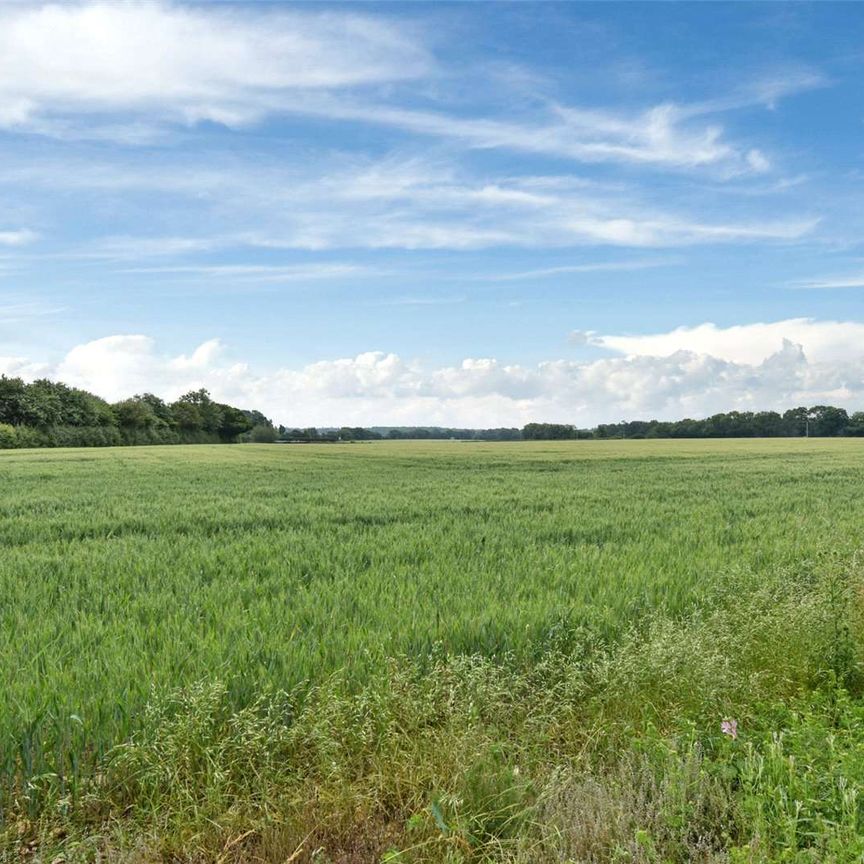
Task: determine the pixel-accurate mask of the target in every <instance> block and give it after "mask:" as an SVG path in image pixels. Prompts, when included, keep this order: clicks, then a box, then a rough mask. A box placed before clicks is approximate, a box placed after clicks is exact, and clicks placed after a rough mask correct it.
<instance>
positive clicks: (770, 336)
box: [593, 318, 864, 364]
mask: <svg viewBox="0 0 864 864" xmlns="http://www.w3.org/2000/svg"><path fill="white" fill-rule="evenodd" d="M787 342H789V343H792V344H794V345H800V346H801V348H802V349H803V351H804V353H805V354H806V355H807V358H808V360H810V361H813V362H815V363H840V362H843V361H844V360H847V359H848V358H850V357H857V356H860V355H862V354H864V324H861V323H858V322H855V321H814V320H813V319H811V318H792V319H789V320H787V321H774V322H771V323H764V324H739V325H735V326H731V327H718V326H717V325H715V324H710V323H708V324H699V325H698V326H696V327H679V328H677V329H675V330H672V331H671V332H669V333H656V334H649V335H640V336H615V335H611V336H601V335H595V336H594V338H593V343H594V344H595V345H598V346H601V347H603V348H611V349H613V350H615V351H620V352H623V353H625V354H639V355H648V356H653V357H669V356H671V355H672V354H675V353H676V352H678V351H691V352H695V353H699V354H708V355H710V356H712V357H717V358H720V359H721V360H727V361H729V362H732V363H744V364H756V363H762V362H763V361H765V360H767V359H768V358H769V357H771V356H772V355H775V354H777V353H778V352H780V351H782V350H783V349H784V345H785V344H786V343H787Z"/></svg>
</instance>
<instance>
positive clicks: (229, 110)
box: [0, 0, 431, 134]
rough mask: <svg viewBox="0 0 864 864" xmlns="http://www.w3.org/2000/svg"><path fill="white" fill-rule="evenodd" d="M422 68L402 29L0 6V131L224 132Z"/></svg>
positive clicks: (88, 6) (263, 15)
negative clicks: (172, 127)
mask: <svg viewBox="0 0 864 864" xmlns="http://www.w3.org/2000/svg"><path fill="white" fill-rule="evenodd" d="M430 64H431V59H430V57H429V55H428V53H427V52H426V50H425V49H424V48H423V46H422V45H421V44H420V43H419V42H418V41H417V40H416V39H415V38H414V37H413V35H412V34H411V33H410V32H408V30H406V29H404V28H401V27H399V26H397V25H396V24H394V23H392V22H389V21H387V20H386V19H384V18H382V17H374V18H373V17H370V16H365V15H360V14H350V13H344V12H317V11H316V12H312V11H306V10H303V11H298V10H291V11H286V10H284V9H280V10H275V9H262V8H258V9H255V10H252V11H250V10H249V9H247V10H246V11H245V13H243V14H241V13H240V12H239V11H238V10H235V9H228V8H214V7H213V6H210V7H209V8H205V7H202V6H179V5H171V4H169V3H161V2H157V3H145V2H134V0H133V2H129V3H111V2H98V0H97V2H89V3H87V2H85V3H75V4H55V5H45V6H30V5H18V4H15V3H12V4H2V5H0V125H2V126H6V127H7V128H19V129H34V130H35V131H37V132H38V131H45V132H48V133H49V134H50V132H51V130H52V124H57V125H58V127H59V128H61V129H63V127H64V124H65V123H68V120H69V118H70V116H72V115H74V114H79V115H86V116H87V117H88V123H87V124H85V125H86V126H89V127H93V126H96V127H98V126H99V125H100V124H99V122H98V118H99V117H100V116H101V117H103V118H104V117H109V115H111V114H117V113H120V114H124V113H125V114H127V115H129V114H131V115H133V117H134V115H136V114H138V115H139V116H142V115H143V116H146V117H147V119H148V121H150V122H153V121H156V122H158V121H173V122H181V123H194V122H197V121H201V120H211V121H215V122H218V123H223V124H226V125H229V126H235V125H242V124H244V123H248V122H250V121H252V120H255V119H257V118H259V117H261V116H263V115H264V114H266V113H269V112H272V111H274V110H278V109H280V108H286V107H290V105H291V94H292V93H299V92H302V91H309V90H313V91H318V90H326V89H338V88H345V87H355V86H359V85H368V84H380V83H384V82H390V81H403V80H408V79H412V78H416V77H417V76H420V75H424V74H426V73H428V71H429V68H430ZM116 122H117V121H116V120H110V118H109V124H111V125H113V124H116ZM120 128H121V129H122V128H125V126H124V125H123V124H120ZM66 131H67V132H68V128H67V130H66ZM84 131H86V130H84Z"/></svg>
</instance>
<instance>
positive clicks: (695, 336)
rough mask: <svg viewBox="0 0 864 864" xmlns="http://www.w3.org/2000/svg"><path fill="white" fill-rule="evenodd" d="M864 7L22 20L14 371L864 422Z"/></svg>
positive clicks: (390, 404) (479, 419) (401, 404)
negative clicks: (855, 414)
mask: <svg viewBox="0 0 864 864" xmlns="http://www.w3.org/2000/svg"><path fill="white" fill-rule="evenodd" d="M862 34H864V7H861V6H860V5H858V4H833V3H818V4H813V5H809V4H803V3H789V4H784V3H767V4H764V5H763V4H758V3H753V4H722V3H693V4H620V5H619V4H614V3H603V4H578V3H572V4H560V5H559V4H549V3H546V4H539V5H534V4H527V3H524V4H485V3H484V4H481V3H466V4H455V3H446V4H445V3H438V4H426V3H410V4H405V5H400V4H363V3H351V4H343V5H330V4H328V5H323V4H322V5H309V4H305V5H289V4H280V3H266V4H265V3H255V4H227V3H201V4H194V5H192V4H187V5H183V4H177V3H124V4H119V3H69V4H55V5H48V6H42V5H39V4H15V3H13V4H5V5H0V371H6V372H7V373H10V374H22V375H24V376H25V377H33V376H35V375H43V374H45V375H50V376H52V377H61V378H63V379H64V380H67V381H69V383H74V384H78V385H79V386H86V387H88V388H90V389H93V390H95V391H96V392H100V393H101V394H103V395H105V396H106V397H108V398H112V399H114V398H120V397H122V396H125V395H129V394H131V393H132V392H137V391H140V390H142V389H150V390H155V391H156V392H159V393H160V394H161V395H165V396H168V397H173V396H176V395H177V394H178V393H179V392H182V390H184V389H188V388H189V387H191V386H207V387H209V388H210V389H211V390H212V391H213V392H214V394H215V395H217V396H219V397H220V398H225V399H232V400H233V401H235V402H240V403H242V404H248V405H250V407H251V406H255V407H262V408H264V409H265V410H267V411H268V412H270V413H271V414H272V415H274V416H275V417H276V418H277V419H278V420H281V421H283V422H286V423H304V424H305V423H318V424H329V423H343V422H344V423H349V422H350V423H360V422H362V423H400V422H402V423H454V424H457V423H458V424H468V425H498V424H508V425H509V424H513V425H521V424H522V423H524V422H527V421H529V420H563V421H568V422H577V423H586V424H587V423H593V422H597V421H601V420H610V419H620V418H621V417H635V416H640V417H645V416H658V417H680V416H684V415H688V414H689V415H694V414H705V413H710V412H711V411H715V410H726V409H732V408H742V409H762V408H775V407H776V408H779V407H788V406H789V405H791V404H798V403H800V402H814V401H833V402H835V403H838V404H844V405H847V406H848V407H854V408H864V304H862V294H864V242H862V240H861V237H862V236H864V230H862V229H864V207H862V192H864V164H862V155H864V146H862V131H864V100H862V90H861V85H860V82H861V80H862V74H864V47H862V44H864V43H862Z"/></svg>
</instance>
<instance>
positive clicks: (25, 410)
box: [0, 375, 277, 448]
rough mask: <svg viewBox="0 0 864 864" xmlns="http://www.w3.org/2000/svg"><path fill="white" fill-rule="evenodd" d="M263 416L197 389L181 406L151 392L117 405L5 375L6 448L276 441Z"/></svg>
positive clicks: (1, 432)
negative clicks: (226, 403)
mask: <svg viewBox="0 0 864 864" xmlns="http://www.w3.org/2000/svg"><path fill="white" fill-rule="evenodd" d="M276 437H277V433H276V430H275V429H274V428H273V424H272V423H271V422H270V420H268V419H267V418H266V417H265V416H264V415H263V414H262V413H261V412H260V411H246V410H243V409H241V408H235V407H234V406H232V405H223V404H222V403H220V402H214V401H213V400H212V399H211V398H210V394H209V393H208V392H207V391H206V390H194V391H192V392H190V393H187V394H186V395H185V396H181V397H180V398H179V399H178V400H177V401H176V402H170V403H169V402H165V401H163V400H162V399H160V398H159V397H158V396H154V395H152V394H151V393H145V394H143V395H140V396H133V397H132V398H131V399H124V400H123V401H122V402H115V403H113V404H111V403H108V402H106V401H105V400H104V399H100V398H99V397H98V396H94V395H93V394H92V393H88V392H87V391H86V390H79V389H77V388H75V387H68V386H66V385H65V384H60V383H58V382H54V381H48V380H47V379H44V378H43V379H40V380H38V381H33V382H32V383H31V384H25V383H24V381H22V380H21V379H20V378H7V377H6V376H5V375H2V376H0V448H9V447H106V446H116V445H122V444H189V443H213V444H215V443H223V442H224V443H233V442H237V441H273V440H275V439H276Z"/></svg>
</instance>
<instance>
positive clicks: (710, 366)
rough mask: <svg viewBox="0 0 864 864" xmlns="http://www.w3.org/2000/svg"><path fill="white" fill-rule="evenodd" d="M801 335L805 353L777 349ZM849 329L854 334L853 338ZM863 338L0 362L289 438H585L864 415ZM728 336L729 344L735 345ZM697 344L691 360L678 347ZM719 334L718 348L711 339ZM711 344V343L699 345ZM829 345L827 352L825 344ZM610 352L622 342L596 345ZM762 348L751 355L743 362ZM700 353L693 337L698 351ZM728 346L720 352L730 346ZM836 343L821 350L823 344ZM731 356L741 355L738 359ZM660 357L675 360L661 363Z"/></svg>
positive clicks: (135, 354) (89, 347)
mask: <svg viewBox="0 0 864 864" xmlns="http://www.w3.org/2000/svg"><path fill="white" fill-rule="evenodd" d="M772 327H773V328H776V330H777V332H781V333H782V332H797V333H798V335H799V336H802V337H803V338H804V340H805V341H806V342H807V343H808V345H809V346H810V350H811V351H812V353H813V354H814V356H815V357H819V358H821V359H816V360H814V359H813V357H811V356H809V354H808V351H807V350H806V349H804V348H802V345H801V343H798V344H796V343H794V342H792V341H790V340H789V339H785V340H784V339H783V337H782V336H781V338H780V342H779V343H778V342H776V341H775V331H774V330H772V329H769V330H765V329H764V328H772ZM856 328H857V329H856ZM862 330H864V324H858V323H854V322H803V323H802V322H801V321H792V322H779V323H778V324H777V325H742V326H741V327H740V328H726V330H718V328H715V327H713V325H706V326H705V328H704V329H703V328H690V330H687V331H682V330H677V331H673V332H672V333H671V334H665V336H666V337H668V338H670V339H671V340H672V341H671V342H670V343H669V344H667V345H666V346H664V347H663V348H662V350H659V349H658V346H659V344H660V343H659V342H658V341H657V340H659V339H661V338H663V336H664V334H658V335H656V336H654V337H646V338H651V339H653V340H655V341H653V342H647V343H645V344H643V345H641V346H638V347H639V349H640V350H641V351H643V352H644V353H636V351H635V350H631V349H634V348H635V347H636V346H632V345H628V346H627V348H626V349H623V350H627V351H628V352H629V353H628V354H627V355H626V356H613V357H606V358H603V359H599V360H593V361H579V362H577V361H573V360H563V359H560V360H549V361H546V362H542V363H538V364H536V365H531V366H525V365H518V364H505V363H501V362H499V361H497V360H495V359H493V358H469V359H466V360H464V361H462V362H461V363H459V364H457V365H453V366H443V367H437V368H429V367H428V366H427V365H426V364H422V363H418V362H414V361H411V360H407V359H405V358H402V357H399V356H398V355H396V354H393V353H385V352H380V351H370V352H366V353H363V354H359V355H357V356H355V357H347V358H340V359H336V360H321V361H318V362H316V363H311V364H309V365H306V366H303V367H301V368H296V369H287V368H286V369H277V370H275V371H272V372H256V371H253V370H252V369H251V368H250V367H249V366H248V365H247V364H245V363H236V362H232V361H231V360H230V359H228V358H227V357H226V351H225V349H224V347H223V346H222V345H221V344H220V343H219V341H218V340H210V341H208V342H205V343H203V344H202V345H200V346H198V347H197V348H196V349H194V350H193V351H192V352H191V353H189V354H188V355H187V354H184V355H180V356H170V355H164V354H162V353H160V352H159V351H158V350H157V346H156V344H155V342H154V341H153V340H152V339H149V338H148V337H146V336H141V335H130V336H110V337H107V338H104V339H98V340H96V341H93V342H89V343H86V344H84V345H79V346H77V347H75V348H73V349H72V350H71V351H70V352H69V353H68V354H67V355H66V357H65V358H64V359H63V360H62V361H61V362H60V363H59V364H57V365H56V366H54V367H51V368H50V369H49V370H47V372H46V369H45V367H44V365H38V364H32V363H30V364H28V363H27V361H25V360H23V359H21V358H17V359H12V358H6V359H5V360H3V361H2V362H0V368H4V364H5V368H7V369H9V370H11V371H12V372H15V371H16V370H25V371H24V372H23V373H21V372H20V371H19V374H26V370H27V369H31V370H35V369H39V370H40V372H39V374H51V375H52V376H54V377H56V378H58V379H60V380H63V381H66V382H67V383H69V384H73V385H76V386H80V387H85V388H88V389H91V390H93V391H95V392H97V393H99V394H100V395H103V396H105V397H106V398H109V399H119V398H122V397H124V396H128V395H130V394H132V393H135V392H141V391H143V390H151V391H153V392H156V393H158V394H160V395H162V396H165V397H167V398H176V396H178V395H180V394H181V393H183V392H185V391H187V390H189V389H193V388H197V387H202V386H203V387H207V388H209V389H210V390H211V392H212V393H213V395H214V397H215V398H217V399H220V400H224V401H227V402H230V403H232V404H238V405H243V406H246V407H256V408H259V409H261V410H263V411H265V412H266V413H268V414H269V415H272V416H273V417H274V418H275V419H277V420H278V421H280V422H284V423H286V424H297V425H309V424H317V425H339V424H343V423H347V424H351V425H356V424H366V425H371V424H406V425H413V424H433V423H435V424H444V425H468V426H493V425H522V424H524V423H526V422H529V421H532V420H548V421H562V422H575V423H579V424H584V425H591V424H594V423H597V422H602V421H608V420H619V419H621V418H622V417H626V418H636V417H658V418H666V419H670V418H678V417H684V416H705V415H709V414H711V413H714V412H717V411H727V410H731V409H741V410H748V409H752V410H762V409H772V408H773V409H784V408H788V407H791V406H794V405H798V404H814V403H817V402H831V403H834V404H839V405H843V406H846V407H849V408H855V409H859V410H860V409H862V408H864V339H860V338H859V339H857V341H856V340H855V339H854V338H853V335H854V334H856V333H857V334H859V335H860V333H861V332H862ZM730 331H731V332H730ZM682 332H685V333H690V334H691V335H692V334H693V333H700V334H702V336H703V337H704V338H703V341H702V343H701V345H697V344H696V343H695V341H693V342H691V343H690V344H691V347H690V348H676V347H675V346H674V344H672V343H673V342H674V341H675V340H676V339H679V338H680V334H681V333H682ZM718 333H719V334H721V335H720V336H719V337H718V336H717V334H718ZM709 337H710V338H714V340H715V341H713V342H711V341H706V340H709ZM832 337H833V339H832ZM592 338H593V339H594V341H595V342H601V343H602V342H605V341H606V340H613V339H615V338H616V337H596V336H594V334H592ZM751 339H752V340H756V341H759V342H760V348H759V350H758V351H756V352H750V351H749V349H746V348H744V349H742V347H741V346H742V345H744V343H746V342H747V341H748V340H751ZM694 340H695V337H694ZM724 340H726V341H724ZM829 342H833V347H831V348H829V347H828V343H829ZM736 344H737V347H735V345H736ZM667 347H671V350H670V352H669V353H666V349H667Z"/></svg>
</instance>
